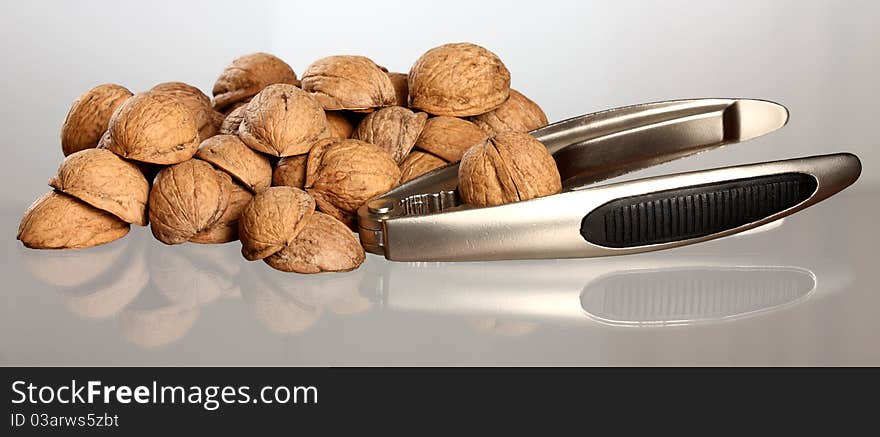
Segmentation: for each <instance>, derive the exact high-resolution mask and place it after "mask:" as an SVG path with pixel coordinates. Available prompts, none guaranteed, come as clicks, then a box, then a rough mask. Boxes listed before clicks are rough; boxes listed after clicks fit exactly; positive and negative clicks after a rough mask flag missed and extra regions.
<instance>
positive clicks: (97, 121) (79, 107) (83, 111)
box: [61, 84, 131, 156]
mask: <svg viewBox="0 0 880 437" xmlns="http://www.w3.org/2000/svg"><path fill="white" fill-rule="evenodd" d="M129 97H131V91H129V90H127V89H126V88H125V87H122V86H120V85H113V84H105V85H98V86H96V87H94V88H92V89H90V90H88V91H86V92H85V93H83V94H82V95H80V96H79V97H77V99H76V100H75V101H74V102H73V105H72V106H71V107H70V111H69V112H68V113H67V117H66V118H65V119H64V124H63V125H62V126H61V150H62V152H64V156H67V155H70V154H71V153H75V152H78V151H80V150H83V149H90V148H92V147H95V146H97V145H98V139H100V138H101V135H102V134H103V133H104V132H105V131H106V130H107V125H108V124H109V123H110V116H112V115H113V111H115V110H116V108H118V107H119V105H121V104H122V103H123V102H125V101H126V100H127V99H128V98H129Z"/></svg>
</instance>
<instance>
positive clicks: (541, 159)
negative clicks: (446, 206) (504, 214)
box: [458, 132, 562, 206]
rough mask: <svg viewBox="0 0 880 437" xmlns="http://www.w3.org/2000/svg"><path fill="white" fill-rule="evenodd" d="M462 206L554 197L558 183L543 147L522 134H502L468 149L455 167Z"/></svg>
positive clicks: (559, 184) (550, 158) (554, 169)
mask: <svg viewBox="0 0 880 437" xmlns="http://www.w3.org/2000/svg"><path fill="white" fill-rule="evenodd" d="M458 181H459V193H460V194H461V199H462V200H463V201H464V203H468V204H471V205H477V206H490V205H501V204H505V203H511V202H519V201H521V200H528V199H533V198H536V197H542V196H547V195H550V194H556V193H558V192H560V191H561V190H562V181H561V178H560V176H559V170H558V169H557V168H556V162H555V161H554V160H553V157H552V156H551V155H550V152H548V151H547V148H546V147H544V145H543V144H542V143H541V142H540V141H538V140H536V139H535V138H534V137H533V136H531V135H529V134H527V133H522V132H505V133H501V134H498V135H496V136H495V137H492V138H490V139H489V140H488V141H486V142H484V143H483V144H479V145H477V146H474V147H472V148H470V149H469V150H468V151H467V152H465V154H464V156H463V157H462V158H461V165H460V166H459V168H458Z"/></svg>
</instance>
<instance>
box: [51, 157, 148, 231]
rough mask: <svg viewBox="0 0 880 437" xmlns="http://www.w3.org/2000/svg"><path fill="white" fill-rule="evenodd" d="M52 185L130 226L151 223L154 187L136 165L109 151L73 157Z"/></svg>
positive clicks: (66, 160)
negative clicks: (150, 201)
mask: <svg viewBox="0 0 880 437" xmlns="http://www.w3.org/2000/svg"><path fill="white" fill-rule="evenodd" d="M49 185H50V186H52V187H53V188H55V189H56V190H58V191H61V192H63V193H65V194H69V195H71V196H73V197H76V198H78V199H79V200H82V201H83V202H86V203H88V204H89V205H92V206H94V207H95V208H98V209H102V210H104V211H107V212H109V213H111V214H113V215H115V216H117V217H119V218H120V219H122V220H124V221H126V222H128V223H133V224H136V225H141V226H144V225H146V224H147V197H148V196H149V193H150V184H149V183H148V182H147V179H146V178H144V175H143V174H142V173H141V171H140V170H139V169H138V167H137V166H136V165H135V164H133V163H131V162H128V161H125V160H124V159H122V158H120V157H119V156H117V155H116V154H114V153H113V152H111V151H109V150H102V149H85V150H80V151H79V152H76V153H74V154H72V155H69V156H68V157H67V158H65V159H64V161H63V162H62V163H61V166H60V167H58V173H57V174H56V175H55V176H54V177H52V179H50V180H49Z"/></svg>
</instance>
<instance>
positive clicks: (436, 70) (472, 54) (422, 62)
mask: <svg viewBox="0 0 880 437" xmlns="http://www.w3.org/2000/svg"><path fill="white" fill-rule="evenodd" d="M509 92H510V72H509V71H507V67H505V66H504V63H502V62H501V59H499V58H498V56H496V55H495V54H494V53H492V52H490V51H489V50H486V49H485V48H483V47H480V46H478V45H475V44H471V43H455V44H445V45H442V46H439V47H435V48H433V49H431V50H428V51H427V52H426V53H425V54H423V55H422V57H420V58H419V59H418V60H417V61H416V63H415V64H413V66H412V69H410V71H409V106H410V107H411V108H416V109H421V110H422V111H425V112H427V113H429V114H434V115H451V116H456V117H466V116H471V115H477V114H482V113H484V112H488V111H491V110H492V109H494V108H495V107H497V106H498V105H500V104H502V103H504V101H505V100H507V96H508V93H509Z"/></svg>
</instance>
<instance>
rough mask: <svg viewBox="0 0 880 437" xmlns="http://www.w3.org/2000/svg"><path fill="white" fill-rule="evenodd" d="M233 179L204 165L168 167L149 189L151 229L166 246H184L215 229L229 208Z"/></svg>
mask: <svg viewBox="0 0 880 437" xmlns="http://www.w3.org/2000/svg"><path fill="white" fill-rule="evenodd" d="M231 190H232V179H231V178H230V177H229V175H227V174H226V173H223V172H222V171H219V170H215V169H214V167H211V164H208V163H207V162H205V161H202V160H199V159H190V160H188V161H184V162H181V163H180V164H176V165H172V166H170V167H166V168H164V169H162V171H160V172H159V174H158V175H156V179H155V180H154V181H153V187H152V188H151V189H150V205H149V210H150V229H151V230H152V231H153V235H154V236H155V237H156V238H157V239H158V240H159V241H161V242H163V243H165V244H180V243H183V242H185V241H187V240H189V239H190V238H192V237H193V236H195V235H196V234H198V233H199V232H202V231H204V230H205V229H208V228H211V227H213V226H214V225H215V224H216V223H217V222H218V221H219V220H220V218H221V217H223V214H224V213H225V212H226V208H227V207H228V206H229V194H230V191H231Z"/></svg>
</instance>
